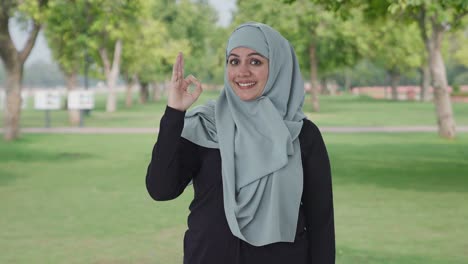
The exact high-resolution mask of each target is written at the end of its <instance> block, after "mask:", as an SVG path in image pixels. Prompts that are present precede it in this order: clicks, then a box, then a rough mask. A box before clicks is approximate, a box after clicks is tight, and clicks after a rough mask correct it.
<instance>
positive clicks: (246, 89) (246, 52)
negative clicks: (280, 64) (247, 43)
mask: <svg viewBox="0 0 468 264" xmlns="http://www.w3.org/2000/svg"><path fill="white" fill-rule="evenodd" d="M227 74H228V80H229V84H230V85H231V87H232V89H233V90H234V92H235V93H236V95H237V96H238V97H239V98H240V99H241V100H243V101H251V100H254V99H256V98H258V97H260V96H261V95H262V93H263V89H265V85H266V83H267V80H268V59H267V58H265V57H263V56H262V55H260V53H258V52H256V51H255V50H253V49H249V48H244V47H238V48H235V49H233V50H232V51H231V53H230V54H229V57H228V61H227Z"/></svg>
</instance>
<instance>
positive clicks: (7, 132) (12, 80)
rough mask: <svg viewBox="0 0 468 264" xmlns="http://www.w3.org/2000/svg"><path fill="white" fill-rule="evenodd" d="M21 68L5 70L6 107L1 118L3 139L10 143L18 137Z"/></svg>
mask: <svg viewBox="0 0 468 264" xmlns="http://www.w3.org/2000/svg"><path fill="white" fill-rule="evenodd" d="M22 68H23V66H22V65H21V66H20V65H17V66H16V67H13V69H11V68H7V69H6V73H7V76H6V105H5V112H4V116H3V128H4V139H5V140H7V141H11V140H14V139H17V138H18V137H19V132H20V131H19V130H20V115H21V81H22V77H23V69H22Z"/></svg>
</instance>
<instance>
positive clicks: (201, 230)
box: [146, 107, 335, 264]
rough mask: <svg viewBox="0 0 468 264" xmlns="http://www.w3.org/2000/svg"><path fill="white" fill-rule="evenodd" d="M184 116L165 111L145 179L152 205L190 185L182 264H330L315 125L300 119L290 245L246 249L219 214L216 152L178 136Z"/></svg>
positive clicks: (322, 154) (323, 172)
mask: <svg viewBox="0 0 468 264" xmlns="http://www.w3.org/2000/svg"><path fill="white" fill-rule="evenodd" d="M184 116H185V112H182V111H178V110H175V109H173V108H170V107H167V108H166V111H165V113H164V116H163V117H162V119H161V124H160V127H159V128H160V130H159V135H158V140H157V142H156V144H155V146H154V148H153V154H152V157H151V162H150V164H149V166H148V171H147V175H146V188H147V190H148V192H149V194H150V195H151V197H152V198H153V199H155V200H158V201H164V200H171V199H174V198H176V197H178V196H179V195H180V194H181V193H182V192H183V191H184V189H185V187H186V186H187V185H188V184H189V182H190V181H191V180H193V188H194V199H193V201H192V203H191V204H190V207H189V208H190V215H189V216H188V230H187V231H186V232H185V238H184V263H185V264H211V263H213V264H220V263H224V264H263V263H265V264H266V263H268V264H275V263H278V264H284V263H288V264H305V263H314V264H322V263H335V232H334V218H333V198H332V183H331V173H330V162H329V159H328V154H327V150H326V148H325V144H324V142H323V139H322V136H321V134H320V131H319V129H318V128H317V126H316V125H315V124H314V123H312V122H311V121H309V120H307V119H304V125H303V127H302V130H301V133H300V135H299V140H300V146H301V156H302V166H303V169H304V189H303V194H302V203H301V206H300V210H299V212H298V214H299V219H298V224H297V231H296V238H295V241H294V243H287V242H279V243H273V244H269V245H265V246H260V247H256V246H252V245H250V244H248V243H247V242H245V241H243V240H241V239H239V238H238V237H235V236H234V235H232V233H231V231H230V229H229V226H228V223H227V220H226V216H225V214H224V203H223V186H222V176H221V156H220V152H219V149H212V148H205V147H201V146H198V145H196V144H194V143H192V142H190V141H188V140H186V139H185V138H182V137H181V136H180V135H181V133H182V129H183V126H184Z"/></svg>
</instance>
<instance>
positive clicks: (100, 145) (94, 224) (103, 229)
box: [0, 113, 468, 264]
mask: <svg viewBox="0 0 468 264" xmlns="http://www.w3.org/2000/svg"><path fill="white" fill-rule="evenodd" d="M155 115H157V113H155ZM155 137H156V135H23V137H22V138H21V139H20V140H19V141H18V142H14V143H6V142H0V201H1V202H0V212H1V217H0V226H1V236H0V263H38V264H41V263H80V264H81V263H163V264H172V263H181V262H182V238H183V232H184V230H185V228H186V217H187V214H188V209H187V208H188V205H189V203H190V201H191V198H192V197H193V193H192V190H191V189H190V188H189V189H188V190H187V191H186V192H185V193H184V194H183V195H182V196H181V197H179V198H178V199H176V200H173V201H170V202H157V203H156V202H153V201H151V199H150V198H149V196H148V195H147V193H146V190H145V184H144V175H145V171H146V165H147V163H148V161H149V155H150V152H151V148H152V145H153V143H154V141H155ZM325 141H326V143H327V146H328V150H329V154H330V158H331V161H332V168H333V180H334V201H335V218H336V238H337V263H342V264H351V263H359V264H361V263H385V264H390V263H392V264H393V263H395V264H397V263H398V264H416V263H418V264H419V263H429V264H450V263H452V264H462V263H468V251H467V250H466V249H467V248H468V240H467V239H466V237H467V236H468V225H466V219H468V204H467V203H466V201H468V177H467V176H468V135H466V134H461V135H459V137H458V138H457V139H456V140H454V141H446V140H443V139H439V138H438V137H437V135H435V134H431V133H417V134H416V133H415V134H403V133H401V134H384V133H382V134H325Z"/></svg>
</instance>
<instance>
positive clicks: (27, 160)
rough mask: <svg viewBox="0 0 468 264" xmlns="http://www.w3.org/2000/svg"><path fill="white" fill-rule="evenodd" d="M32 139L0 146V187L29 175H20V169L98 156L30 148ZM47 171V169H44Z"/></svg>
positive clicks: (22, 139) (3, 143) (23, 139)
mask: <svg viewBox="0 0 468 264" xmlns="http://www.w3.org/2000/svg"><path fill="white" fill-rule="evenodd" d="M31 142H32V141H31V139H30V138H21V139H20V140H18V141H17V142H9V143H5V142H2V143H1V145H0V186H5V185H7V184H9V183H11V182H13V181H15V180H17V179H19V178H22V177H27V176H29V175H20V174H18V172H17V169H16V168H18V167H22V166H29V165H30V164H31V163H39V164H40V166H42V167H44V166H48V164H52V163H56V162H77V161H81V160H85V159H94V158H95V157H96V155H94V154H91V153H88V152H73V151H61V152H54V151H51V150H49V151H47V150H39V149H37V148H32V147H30V146H29V144H30V143H31ZM44 169H46V168H44Z"/></svg>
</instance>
